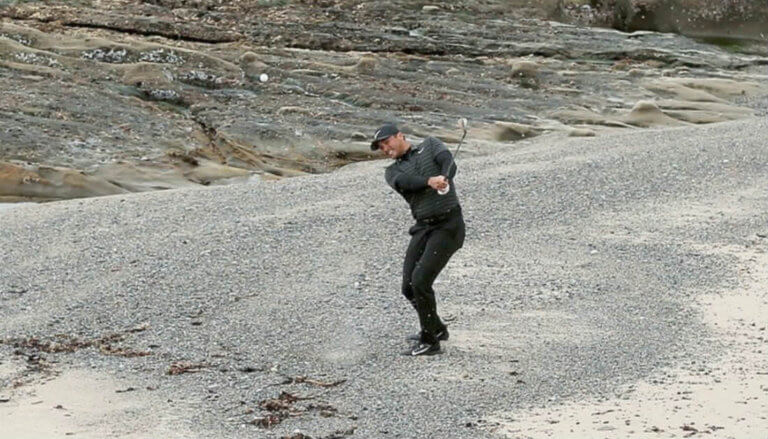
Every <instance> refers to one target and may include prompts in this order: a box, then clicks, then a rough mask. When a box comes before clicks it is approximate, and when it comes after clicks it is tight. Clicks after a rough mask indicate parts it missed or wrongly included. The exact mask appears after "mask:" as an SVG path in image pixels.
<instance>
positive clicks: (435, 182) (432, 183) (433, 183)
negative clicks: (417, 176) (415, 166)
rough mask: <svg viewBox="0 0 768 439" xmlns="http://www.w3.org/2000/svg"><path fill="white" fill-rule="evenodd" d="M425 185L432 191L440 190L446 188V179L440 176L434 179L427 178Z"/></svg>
mask: <svg viewBox="0 0 768 439" xmlns="http://www.w3.org/2000/svg"><path fill="white" fill-rule="evenodd" d="M427 184H428V185H429V187H431V188H432V189H434V190H441V189H445V188H446V187H448V179H447V178H445V177H444V176H442V175H436V176H434V177H429V180H427Z"/></svg>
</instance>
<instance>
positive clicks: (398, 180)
mask: <svg viewBox="0 0 768 439" xmlns="http://www.w3.org/2000/svg"><path fill="white" fill-rule="evenodd" d="M385 177H386V179H387V183H389V185H390V186H392V189H394V190H396V191H398V192H400V193H406V192H417V191H421V190H424V189H426V188H428V187H429V185H428V184H427V181H428V180H429V178H428V177H422V176H420V175H408V174H405V173H403V172H400V171H398V170H396V169H394V168H387V172H386V175H385Z"/></svg>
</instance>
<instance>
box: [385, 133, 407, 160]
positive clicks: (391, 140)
mask: <svg viewBox="0 0 768 439" xmlns="http://www.w3.org/2000/svg"><path fill="white" fill-rule="evenodd" d="M408 146H409V145H408V142H406V141H405V136H404V135H403V133H397V134H395V135H394V136H389V137H387V138H386V139H384V140H382V141H380V142H379V149H380V150H381V151H382V152H383V153H384V154H386V155H387V157H389V158H391V159H396V158H398V157H400V156H401V155H403V154H405V152H406V151H408Z"/></svg>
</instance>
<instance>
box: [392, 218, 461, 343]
mask: <svg viewBox="0 0 768 439" xmlns="http://www.w3.org/2000/svg"><path fill="white" fill-rule="evenodd" d="M408 233H409V234H410V235H411V242H410V243H409V244H408V251H407V252H406V254H405V263H404V264H403V295H404V296H405V298H406V299H408V300H409V301H410V302H411V304H412V305H413V307H414V308H416V312H417V313H418V314H419V324H420V325H421V341H422V342H423V343H435V342H437V338H436V337H435V334H437V333H438V332H440V331H441V330H443V329H444V328H445V324H444V323H443V322H442V320H440V317H439V316H438V315H437V303H436V302H435V291H434V290H433V289H432V283H434V281H435V279H436V278H437V275H438V274H440V271H442V269H443V267H445V265H446V264H447V263H448V260H449V259H450V258H451V256H452V255H453V254H454V253H455V252H456V250H458V249H460V248H461V247H462V246H463V245H464V233H465V232H464V217H463V216H462V214H461V209H460V208H458V207H457V208H456V209H455V210H453V211H451V212H450V213H449V214H448V215H447V216H446V217H445V218H442V219H440V220H439V221H436V222H425V221H417V222H416V224H414V225H413V227H411V229H410V230H409V231H408Z"/></svg>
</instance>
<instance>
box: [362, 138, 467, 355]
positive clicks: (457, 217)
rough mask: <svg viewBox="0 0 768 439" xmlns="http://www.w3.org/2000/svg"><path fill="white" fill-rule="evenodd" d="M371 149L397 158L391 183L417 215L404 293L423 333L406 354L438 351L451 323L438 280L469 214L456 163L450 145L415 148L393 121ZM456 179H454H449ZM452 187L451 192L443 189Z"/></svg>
mask: <svg viewBox="0 0 768 439" xmlns="http://www.w3.org/2000/svg"><path fill="white" fill-rule="evenodd" d="M371 150H374V151H375V150H381V151H382V152H383V153H384V154H386V155H387V156H388V157H389V158H391V159H394V160H395V162H394V163H392V164H391V165H389V166H388V167H387V170H386V173H385V178H386V180H387V183H388V184H389V185H390V186H392V188H393V189H394V190H395V191H397V193H399V194H400V195H402V196H403V198H405V201H407V202H408V204H409V205H410V208H411V214H412V215H413V218H414V219H415V220H416V224H414V225H413V226H412V227H411V228H410V229H409V230H408V233H409V234H410V235H411V242H410V243H409V244H408V250H407V251H406V254H405V263H404V264H403V286H402V292H403V295H404V296H405V298H406V299H408V300H409V301H410V302H411V304H412V305H413V307H414V308H415V309H416V312H417V313H418V315H419V324H420V326H421V332H420V333H419V334H417V335H414V336H412V337H409V338H411V339H415V340H417V341H418V343H417V344H416V345H415V346H413V348H412V349H411V350H409V351H407V352H406V355H434V354H437V353H439V352H440V341H441V340H443V341H444V340H448V328H447V327H446V326H445V323H443V321H442V320H440V317H439V316H438V314H437V304H436V302H435V291H434V290H433V289H432V283H433V282H434V281H435V279H436V278H437V275H438V274H440V271H441V270H442V269H443V267H445V264H447V263H448V260H449V259H450V258H451V256H452V255H453V254H454V253H455V252H456V250H458V249H460V248H461V247H462V245H464V218H463V217H462V214H461V206H459V199H458V197H457V196H456V184H455V183H454V182H453V176H454V175H455V174H456V164H455V163H454V161H453V157H452V155H451V152H450V151H449V150H448V148H446V147H445V144H443V142H441V141H440V140H438V139H436V138H434V137H427V138H426V139H424V141H423V142H422V143H420V144H419V145H418V146H416V147H413V145H411V143H410V142H408V141H407V140H406V139H405V136H404V135H403V133H401V132H400V130H399V129H398V128H397V126H395V125H393V124H386V125H384V126H382V127H381V128H379V129H378V130H377V131H376V134H375V135H374V136H373V142H371ZM449 183H450V184H449ZM447 188H450V189H449V190H448V192H447V193H446V194H445V195H440V194H439V193H438V190H445V189H447Z"/></svg>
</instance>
